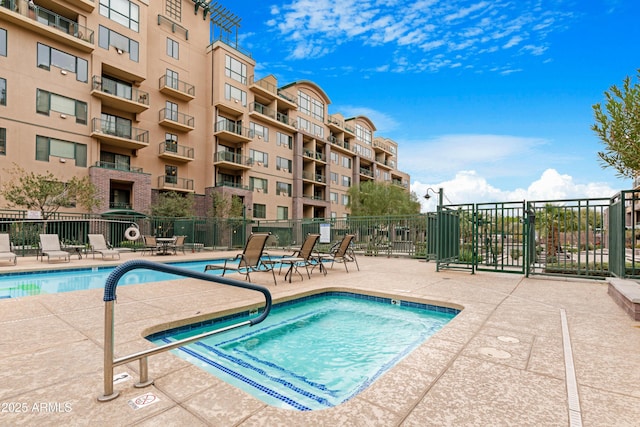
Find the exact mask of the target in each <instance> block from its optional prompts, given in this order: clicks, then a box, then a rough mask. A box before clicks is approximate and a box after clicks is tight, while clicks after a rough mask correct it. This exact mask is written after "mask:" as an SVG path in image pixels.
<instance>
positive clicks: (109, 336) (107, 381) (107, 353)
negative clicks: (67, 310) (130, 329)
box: [98, 301, 120, 402]
mask: <svg viewBox="0 0 640 427" xmlns="http://www.w3.org/2000/svg"><path fill="white" fill-rule="evenodd" d="M113 309H114V307H113V301H107V302H105V304H104V394H103V395H102V396H99V397H98V401H100V402H108V401H109V400H113V399H115V398H116V397H118V395H119V394H120V392H117V391H116V392H115V393H114V391H113Z"/></svg>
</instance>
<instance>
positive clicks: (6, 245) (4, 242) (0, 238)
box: [0, 233, 18, 265]
mask: <svg viewBox="0 0 640 427" xmlns="http://www.w3.org/2000/svg"><path fill="white" fill-rule="evenodd" d="M0 260H8V261H11V262H13V265H16V264H17V262H18V257H17V256H16V254H14V253H13V252H11V240H10V239H9V235H8V234H6V233H2V234H0Z"/></svg>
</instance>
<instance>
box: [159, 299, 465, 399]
mask: <svg viewBox="0 0 640 427" xmlns="http://www.w3.org/2000/svg"><path fill="white" fill-rule="evenodd" d="M457 313H458V310H455V309H450V308H445V307H437V306H433V305H426V304H417V303H408V302H406V301H402V302H401V301H397V300H391V299H388V298H378V297H369V296H366V295H360V294H352V293H344V292H331V293H325V294H320V295H319V296H318V295H316V296H312V297H305V298H304V299H302V300H295V301H293V302H288V303H286V304H282V305H275V306H274V308H273V309H272V311H271V313H270V314H269V316H268V317H267V319H266V320H265V321H264V322H262V323H260V324H258V325H255V326H253V327H248V328H238V329H234V330H231V331H227V332H224V333H221V334H217V335H212V336H210V337H207V338H205V339H203V340H201V341H197V342H194V343H191V344H188V345H186V346H183V347H180V348H178V349H176V350H173V352H174V353H176V354H178V355H179V356H180V357H182V358H184V359H186V360H188V361H189V362H191V363H193V364H194V365H196V366H198V367H200V368H202V369H204V370H205V371H207V372H209V373H211V374H213V375H215V376H217V377H219V378H221V379H223V380H224V381H227V382H229V383H231V384H233V385H235V386H237V387H238V388H241V389H242V390H245V391H246V392H248V393H250V394H252V395H253V396H255V397H257V398H258V399H261V400H262V401H264V402H266V403H268V404H270V405H272V406H277V407H282V408H288V409H295V410H301V411H305V410H315V409H323V408H328V407H332V406H335V405H338V404H340V403H342V402H345V401H347V400H349V399H350V398H352V397H353V396H355V395H357V394H358V393H359V392H361V391H362V390H364V389H365V388H366V387H368V386H369V385H370V384H371V383H372V382H373V381H375V380H376V379H377V378H379V377H380V376H381V375H382V374H383V373H384V372H386V371H387V370H389V369H390V368H391V367H393V366H394V365H395V364H396V363H398V361H399V360H401V359H402V358H404V357H405V356H407V355H408V354H409V353H410V352H411V351H412V350H413V349H415V348H416V347H417V346H419V345H420V344H421V343H423V342H424V341H426V340H427V339H428V338H429V337H430V336H431V335H433V334H434V333H435V332H437V331H438V330H440V329H441V328H442V327H443V326H444V325H446V324H447V323H448V322H449V321H450V320H451V319H452V318H453V317H454V316H455V315H456V314H457ZM242 320H243V319H241V318H240V319H238V318H235V319H234V320H228V321H226V322H216V323H212V322H210V324H208V325H204V326H199V327H191V328H190V329H188V327H185V328H180V329H178V330H174V331H167V332H164V333H159V334H154V335H153V336H150V337H148V339H150V340H151V341H152V342H154V343H156V344H158V345H161V344H165V343H170V342H174V341H177V340H180V339H183V338H187V337H191V336H194V335H196V334H199V333H203V332H206V331H207V330H214V329H218V328H220V327H222V326H225V325H226V324H233V323H237V322H239V321H242ZM185 329H188V330H185Z"/></svg>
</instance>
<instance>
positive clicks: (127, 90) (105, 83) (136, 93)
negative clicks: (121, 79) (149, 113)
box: [92, 76, 149, 105]
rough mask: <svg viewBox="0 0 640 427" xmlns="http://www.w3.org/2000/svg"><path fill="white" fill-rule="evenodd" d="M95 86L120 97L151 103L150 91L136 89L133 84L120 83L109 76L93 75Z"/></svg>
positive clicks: (141, 102) (101, 90) (140, 102)
mask: <svg viewBox="0 0 640 427" xmlns="http://www.w3.org/2000/svg"><path fill="white" fill-rule="evenodd" d="M92 82H93V88H94V89H96V90H99V91H100V92H104V93H108V94H109V95H113V96H117V97H118V98H122V99H128V100H129V101H133V102H137V103H139V104H144V105H149V92H145V91H142V90H139V89H135V88H133V87H131V86H125V85H118V82H116V81H115V80H113V79H110V78H109V77H101V76H93V79H92Z"/></svg>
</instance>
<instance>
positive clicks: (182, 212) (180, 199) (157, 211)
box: [151, 191, 195, 218]
mask: <svg viewBox="0 0 640 427" xmlns="http://www.w3.org/2000/svg"><path fill="white" fill-rule="evenodd" d="M194 214H195V209H194V201H193V196H192V195H191V194H187V195H186V196H182V195H181V194H179V193H178V192H176V191H166V192H163V193H160V196H159V197H158V200H157V201H156V203H154V204H153V205H152V206H151V215H153V216H157V217H168V218H185V217H190V216H194Z"/></svg>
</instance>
